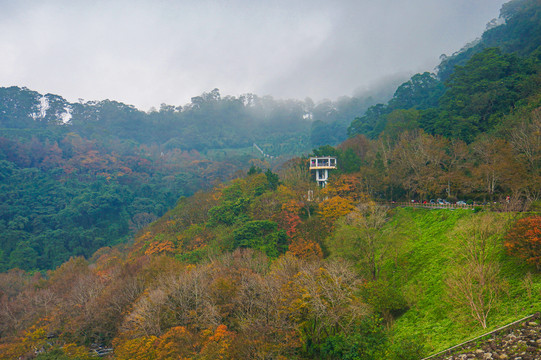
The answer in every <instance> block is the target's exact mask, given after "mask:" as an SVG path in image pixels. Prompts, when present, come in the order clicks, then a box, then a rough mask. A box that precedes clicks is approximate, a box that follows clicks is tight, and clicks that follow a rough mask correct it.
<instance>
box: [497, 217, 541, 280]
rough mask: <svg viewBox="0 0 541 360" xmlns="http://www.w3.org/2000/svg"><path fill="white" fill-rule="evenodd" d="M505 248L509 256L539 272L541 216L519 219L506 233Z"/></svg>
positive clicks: (540, 265) (540, 260)
mask: <svg viewBox="0 0 541 360" xmlns="http://www.w3.org/2000/svg"><path fill="white" fill-rule="evenodd" d="M505 247H506V248H507V251H508V252H509V253H510V254H511V255H514V256H517V257H519V258H521V259H524V260H526V261H527V262H528V263H530V264H533V265H535V267H536V268H537V270H541V216H539V215H535V216H529V217H526V218H523V219H519V220H518V221H517V222H516V223H515V224H514V225H513V226H512V227H511V229H510V230H509V231H508V232H507V235H506V236H505Z"/></svg>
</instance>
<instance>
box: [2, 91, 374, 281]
mask: <svg viewBox="0 0 541 360" xmlns="http://www.w3.org/2000/svg"><path fill="white" fill-rule="evenodd" d="M370 101H371V100H370V99H364V100H363V99H359V98H348V97H343V98H341V99H340V100H338V101H337V102H331V101H325V102H322V103H320V104H317V105H316V104H314V103H313V102H312V101H311V100H310V99H307V100H305V101H295V100H287V101H282V100H274V99H272V98H270V97H264V98H259V97H257V96H256V95H253V94H248V95H243V96H241V97H239V98H235V97H231V96H226V97H224V98H222V97H221V95H220V93H219V91H218V90H217V89H215V90H213V91H211V92H209V93H204V94H202V95H201V96H197V97H194V98H193V99H192V102H191V103H190V104H187V105H185V106H184V107H180V106H179V107H174V106H169V105H165V104H163V105H162V106H161V108H160V110H159V111H150V112H148V113H145V112H142V111H139V110H137V109H135V108H134V107H132V106H128V105H125V104H122V103H118V102H115V101H109V100H105V101H100V102H86V103H84V102H82V101H81V102H80V103H68V102H67V101H65V100H64V99H63V98H61V97H59V96H56V95H51V94H47V95H41V94H39V93H37V92H34V91H31V90H29V89H24V88H17V87H11V88H1V89H0V114H1V116H0V188H1V192H0V200H1V204H2V205H1V207H0V232H1V233H2V237H1V239H0V245H1V250H0V270H1V271H5V270H7V269H9V268H14V267H18V268H21V269H25V270H33V269H42V270H43V269H53V268H55V267H57V266H59V265H60V264H62V263H63V262H64V261H66V260H68V259H69V258H70V256H85V257H90V256H91V255H92V254H93V253H94V251H96V250H97V249H99V248H100V247H102V246H106V245H113V244H117V243H121V242H126V241H127V240H128V239H129V238H130V236H133V234H134V233H135V232H136V231H137V230H139V229H140V228H141V227H143V226H144V225H146V224H148V223H150V222H151V221H153V220H155V219H157V218H158V217H160V216H161V215H163V214H164V213H165V211H166V210H168V209H170V208H171V207H173V206H174V204H175V203H176V201H177V200H178V199H179V198H180V197H182V196H189V195H192V194H193V193H194V192H195V191H197V190H200V189H205V188H209V187H211V186H212V185H213V184H215V183H217V182H221V181H224V180H227V179H231V178H232V177H233V176H234V174H235V173H236V172H237V171H239V170H246V169H248V167H249V166H250V165H251V164H255V165H259V166H267V167H268V166H272V165H275V164H279V163H281V162H283V161H285V160H287V159H288V158H290V157H292V156H294V155H299V154H301V153H302V152H306V151H309V149H310V148H311V147H312V146H313V145H321V144H336V143H338V142H340V141H342V140H344V139H345V138H346V128H347V125H348V123H349V121H348V119H351V118H353V117H354V116H355V114H359V113H362V112H363V111H364V110H365V109H366V108H367V106H368V105H367V104H370ZM329 129H332V131H330V130H329ZM254 143H255V144H256V145H257V147H256V146H255V145H254Z"/></svg>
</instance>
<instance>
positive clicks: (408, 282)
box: [385, 208, 541, 353]
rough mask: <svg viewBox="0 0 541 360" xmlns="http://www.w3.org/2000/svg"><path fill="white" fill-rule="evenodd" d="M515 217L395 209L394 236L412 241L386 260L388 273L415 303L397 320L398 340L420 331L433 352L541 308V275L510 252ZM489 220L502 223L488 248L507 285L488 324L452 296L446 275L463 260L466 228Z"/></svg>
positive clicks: (392, 231)
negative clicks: (508, 237)
mask: <svg viewBox="0 0 541 360" xmlns="http://www.w3.org/2000/svg"><path fill="white" fill-rule="evenodd" d="M514 216H516V214H511V213H474V212H473V211H471V210H443V209H442V210H428V209H413V208H403V209H396V210H395V211H394V216H393V217H392V220H391V221H390V222H389V223H388V224H387V227H388V229H389V231H390V232H391V236H405V238H406V240H405V242H404V246H403V248H402V250H401V252H400V254H399V255H398V256H397V258H395V259H393V260H389V261H388V263H387V264H386V268H385V269H386V271H385V276H387V277H389V278H390V279H392V280H393V281H392V282H393V283H395V284H399V285H397V286H400V287H401V291H402V293H403V294H404V296H405V298H406V300H407V302H408V304H409V306H410V308H409V310H407V311H406V312H405V313H404V314H403V315H402V316H400V317H399V318H398V319H396V321H395V323H394V325H393V330H394V331H393V332H394V336H395V337H396V338H397V339H399V338H403V337H411V336H415V337H417V338H418V339H420V340H422V341H423V342H424V344H425V346H426V350H427V351H428V352H429V353H433V352H436V351H440V350H443V349H446V348H447V347H450V346H452V345H454V344H457V343H459V342H461V341H463V340H467V339H470V338H473V337H475V336H477V335H480V334H483V333H485V332H488V331H489V330H490V329H494V328H497V327H499V326H502V325H504V324H506V323H509V322H511V321H513V320H516V319H519V318H520V317H522V316H525V315H528V314H531V313H534V312H536V311H540V310H541V274H539V273H537V274H536V273H535V271H533V269H532V268H531V267H529V266H527V265H525V264H524V263H523V262H522V261H520V260H517V259H514V258H512V257H509V256H508V255H506V253H505V249H504V246H503V235H504V231H505V227H506V226H505V224H507V223H508V221H509V220H511V219H512V218H513V217H514ZM487 220H489V221H493V222H494V224H497V227H498V231H497V232H496V234H495V235H493V236H491V237H490V239H489V240H488V247H487V250H488V258H489V259H491V260H492V261H494V262H496V263H497V264H498V265H499V267H500V280H501V285H502V289H503V290H502V291H501V293H500V295H499V299H498V302H497V304H496V306H495V308H494V309H493V310H492V311H491V312H490V314H489V317H488V324H487V329H483V328H482V327H481V326H480V325H479V324H478V323H476V322H475V321H474V320H473V318H472V317H471V316H470V314H469V310H468V309H466V308H460V307H459V306H456V305H453V304H452V303H451V302H450V301H449V296H448V286H447V283H446V280H447V279H448V277H449V276H450V274H451V272H452V271H456V269H457V267H458V268H460V266H461V264H462V262H461V260H460V259H461V256H462V254H463V253H464V251H465V247H464V243H463V241H464V236H461V235H460V229H461V228H463V227H464V226H466V225H465V224H472V223H473V224H476V223H477V224H479V223H481V222H486V221H487ZM397 229H398V230H397ZM398 232H399V233H398Z"/></svg>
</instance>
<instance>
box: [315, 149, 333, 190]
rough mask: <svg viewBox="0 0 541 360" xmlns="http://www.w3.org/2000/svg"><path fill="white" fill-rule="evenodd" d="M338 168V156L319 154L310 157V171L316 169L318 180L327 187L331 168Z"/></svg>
mask: <svg viewBox="0 0 541 360" xmlns="http://www.w3.org/2000/svg"><path fill="white" fill-rule="evenodd" d="M332 169H336V158H335V157H332V156H318V157H311V158H310V171H312V170H315V171H316V181H317V183H318V184H319V186H321V187H325V185H326V184H327V179H329V170H332Z"/></svg>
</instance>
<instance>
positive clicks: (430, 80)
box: [348, 0, 541, 142]
mask: <svg viewBox="0 0 541 360" xmlns="http://www.w3.org/2000/svg"><path fill="white" fill-rule="evenodd" d="M540 44H541V4H540V3H539V1H536V0H514V1H511V2H509V3H507V4H505V5H504V6H503V7H502V10H501V15H500V19H498V20H495V21H493V22H492V23H491V24H490V26H489V28H488V29H487V30H486V31H485V32H484V33H483V36H482V37H481V38H480V39H478V40H476V41H474V42H473V43H471V44H468V45H467V46H465V47H464V48H463V49H461V50H460V51H458V52H457V53H455V54H453V55H451V56H443V57H442V62H441V63H440V65H439V66H438V68H437V73H436V74H431V73H428V72H427V73H424V74H417V75H414V76H413V77H412V78H411V80H410V81H408V82H406V83H404V84H402V85H401V86H400V87H399V88H398V89H397V90H396V92H395V94H394V97H393V98H392V99H391V100H390V101H389V102H388V103H387V104H378V105H375V106H373V107H371V108H369V109H368V110H367V112H366V113H365V114H364V116H362V117H358V118H356V119H355V120H354V121H353V122H352V123H351V125H350V127H349V128H348V134H349V136H354V135H356V134H364V135H367V136H369V137H372V138H375V137H377V136H379V135H380V134H381V133H382V132H385V133H387V134H389V133H393V131H394V132H396V129H401V128H402V129H407V128H409V129H411V128H421V129H423V130H424V131H426V132H427V133H429V134H433V135H444V136H446V137H448V138H459V139H462V140H465V141H467V142H471V141H473V140H474V139H475V137H476V136H477V135H479V134H480V133H484V132H487V131H493V130H495V129H498V128H501V127H503V126H507V125H505V124H504V122H505V121H506V120H505V119H504V117H505V116H507V115H508V114H510V113H511V112H513V111H518V110H519V109H520V108H525V110H528V109H529V110H532V109H534V108H536V107H538V106H540V105H541V102H540V100H539V98H540V95H539V94H540V89H541V81H540V80H539V74H540V68H541V55H540V54H541V47H540ZM409 109H416V110H419V111H420V112H419V114H418V115H417V117H416V118H415V119H406V118H404V117H403V116H402V115H401V114H400V113H395V114H394V115H391V114H392V113H393V112H395V111H398V110H409ZM393 129H394V130H393Z"/></svg>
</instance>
